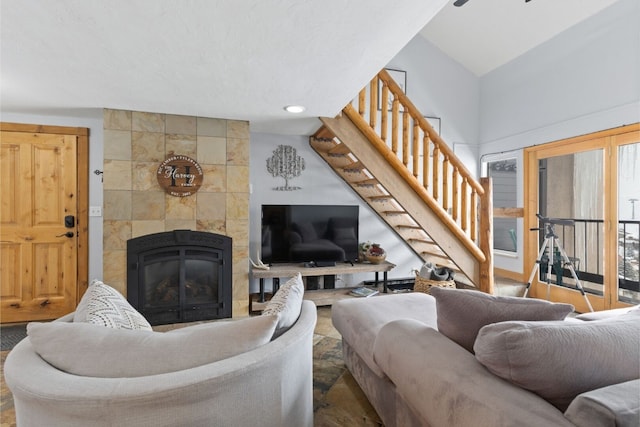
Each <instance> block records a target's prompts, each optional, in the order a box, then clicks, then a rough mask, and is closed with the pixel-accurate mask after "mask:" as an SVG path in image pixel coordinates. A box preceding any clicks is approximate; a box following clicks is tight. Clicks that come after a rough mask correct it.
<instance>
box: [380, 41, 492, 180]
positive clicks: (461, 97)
mask: <svg viewBox="0 0 640 427" xmlns="http://www.w3.org/2000/svg"><path fill="white" fill-rule="evenodd" d="M387 67H388V68H393V69H398V70H403V71H406V72H407V95H408V96H409V98H410V99H411V102H413V103H414V104H415V106H416V107H417V108H418V110H420V112H422V113H423V114H424V115H425V116H430V117H440V118H441V124H442V132H441V136H442V137H443V138H444V140H445V141H446V142H447V144H448V145H449V146H450V147H452V148H453V149H454V151H455V152H456V154H457V155H458V156H459V157H460V158H461V160H462V161H464V163H465V166H466V167H467V169H469V171H470V172H471V173H474V174H476V173H477V171H478V166H477V149H476V148H477V143H478V133H479V123H480V122H479V108H480V86H479V82H478V78H477V77H476V76H475V75H474V74H473V73H471V72H470V71H469V70H467V69H466V68H464V67H463V66H462V65H460V64H459V63H458V62H456V61H454V60H453V59H451V58H450V57H449V56H447V55H446V54H445V53H443V52H442V51H441V50H440V49H438V48H437V47H436V46H434V45H433V44H431V43H430V42H429V41H427V40H426V39H425V38H424V37H422V36H420V35H417V36H415V37H414V38H413V39H412V40H411V41H410V42H409V43H408V44H407V46H405V48H404V49H402V51H400V53H398V54H397V55H396V56H395V57H394V58H393V59H392V60H391V61H390V62H389V64H388V65H387Z"/></svg>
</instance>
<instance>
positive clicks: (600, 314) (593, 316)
mask: <svg viewBox="0 0 640 427" xmlns="http://www.w3.org/2000/svg"><path fill="white" fill-rule="evenodd" d="M632 310H640V305H635V306H633V307H625V308H614V309H611V310H602V311H594V312H589V313H582V314H579V315H577V316H576V319H579V320H586V321H592V320H603V319H608V318H611V317H617V316H621V315H623V314H627V313H628V312H630V311H632Z"/></svg>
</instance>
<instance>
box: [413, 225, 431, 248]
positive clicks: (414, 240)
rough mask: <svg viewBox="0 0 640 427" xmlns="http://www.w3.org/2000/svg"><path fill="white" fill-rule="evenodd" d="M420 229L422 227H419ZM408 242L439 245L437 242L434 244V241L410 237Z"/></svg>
mask: <svg viewBox="0 0 640 427" xmlns="http://www.w3.org/2000/svg"><path fill="white" fill-rule="evenodd" d="M417 227H418V228H419V229H421V227H420V226H417ZM407 241H409V242H412V243H424V244H426V245H435V246H437V245H438V244H437V243H436V242H434V241H433V240H427V239H416V238H414V237H410V238H408V239H407Z"/></svg>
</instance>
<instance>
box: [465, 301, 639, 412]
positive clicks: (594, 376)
mask: <svg viewBox="0 0 640 427" xmlns="http://www.w3.org/2000/svg"><path fill="white" fill-rule="evenodd" d="M638 349H640V311H638V310H634V313H632V312H630V313H628V314H625V315H622V316H618V317H616V318H612V319H606V320H596V321H592V322H562V321H555V322H503V323H496V324H493V325H488V326H485V327H484V328H482V329H481V330H480V333H479V334H478V338H477V339H476V342H475V346H474V350H475V353H476V359H478V361H479V362H480V363H482V364H483V365H484V366H485V367H486V368H487V369H489V371H491V372H493V373H494V374H495V375H497V376H499V377H501V378H504V379H505V380H507V381H510V382H512V383H514V384H516V385H517V386H519V387H522V388H524V389H527V390H530V391H532V392H534V393H536V394H538V395H539V396H541V397H542V398H544V399H546V400H548V401H549V402H551V403H552V404H553V405H555V406H556V407H557V408H559V409H560V410H562V411H564V410H565V409H566V408H567V406H568V405H569V403H571V401H572V400H573V399H574V398H575V397H576V396H577V395H579V394H580V393H584V392H586V391H590V390H595V389H598V388H600V387H605V386H608V385H612V384H617V383H621V382H624V381H628V380H633V379H636V378H640V361H639V360H638Z"/></svg>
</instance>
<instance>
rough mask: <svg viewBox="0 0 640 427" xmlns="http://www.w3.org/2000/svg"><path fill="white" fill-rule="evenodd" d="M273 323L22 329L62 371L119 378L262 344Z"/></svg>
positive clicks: (210, 360)
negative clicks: (161, 328)
mask: <svg viewBox="0 0 640 427" xmlns="http://www.w3.org/2000/svg"><path fill="white" fill-rule="evenodd" d="M276 323H277V317H276V316H258V317H250V318H246V319H239V320H231V321H220V322H210V323H204V324H199V325H195V326H188V327H185V328H182V329H176V330H173V331H170V332H153V331H139V330H127V329H113V328H105V327H103V326H99V325H95V324H91V323H84V322H51V323H37V322H32V323H29V324H28V325H27V334H28V336H29V340H30V341H31V343H32V345H33V347H34V349H35V351H36V353H38V354H39V355H40V357H42V358H43V359H44V360H45V361H47V362H48V363H49V364H50V365H52V366H54V367H56V368H58V369H60V370H62V371H65V372H68V373H71V374H75V375H83V376H90V377H102V378H121V377H141V376H146V375H156V374H163V373H167V372H174V371H179V370H183V369H189V368H193V367H196V366H201V365H205V364H207V363H213V362H216V361H219V360H222V359H226V358H229V357H232V356H235V355H237V354H241V353H244V352H247V351H249V350H252V349H254V348H256V347H259V346H261V345H263V344H266V343H268V342H269V341H270V339H271V337H272V335H273V331H274V329H275V327H276Z"/></svg>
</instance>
